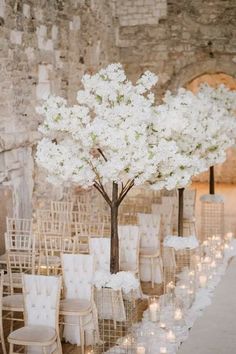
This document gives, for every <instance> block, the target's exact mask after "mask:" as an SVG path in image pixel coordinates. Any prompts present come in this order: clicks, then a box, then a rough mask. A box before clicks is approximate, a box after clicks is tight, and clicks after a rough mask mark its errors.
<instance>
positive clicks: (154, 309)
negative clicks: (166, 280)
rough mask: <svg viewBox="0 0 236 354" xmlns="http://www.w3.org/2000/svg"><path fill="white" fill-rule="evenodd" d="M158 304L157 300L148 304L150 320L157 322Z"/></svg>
mask: <svg viewBox="0 0 236 354" xmlns="http://www.w3.org/2000/svg"><path fill="white" fill-rule="evenodd" d="M159 310H160V305H159V303H158V302H153V303H151V304H150V305H149V313H150V320H151V321H152V322H157V321H158V320H159Z"/></svg>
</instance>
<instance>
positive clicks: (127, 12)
mask: <svg viewBox="0 0 236 354" xmlns="http://www.w3.org/2000/svg"><path fill="white" fill-rule="evenodd" d="M115 16H118V18H119V24H120V26H136V25H156V24H158V22H159V20H160V19H163V18H166V16H167V1H166V0H137V1H135V0H118V1H115Z"/></svg>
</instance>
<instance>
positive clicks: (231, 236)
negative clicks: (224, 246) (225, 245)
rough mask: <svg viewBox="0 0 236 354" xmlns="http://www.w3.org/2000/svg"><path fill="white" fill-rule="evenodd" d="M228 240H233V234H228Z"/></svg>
mask: <svg viewBox="0 0 236 354" xmlns="http://www.w3.org/2000/svg"><path fill="white" fill-rule="evenodd" d="M226 238H227V240H229V241H230V240H232V238H233V233H232V232H227V234H226Z"/></svg>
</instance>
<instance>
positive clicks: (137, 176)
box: [37, 64, 191, 189]
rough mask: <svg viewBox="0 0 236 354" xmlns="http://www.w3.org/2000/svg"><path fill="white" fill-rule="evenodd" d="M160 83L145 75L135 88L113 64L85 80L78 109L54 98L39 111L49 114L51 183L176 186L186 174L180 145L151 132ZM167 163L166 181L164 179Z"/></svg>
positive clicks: (46, 162)
mask: <svg viewBox="0 0 236 354" xmlns="http://www.w3.org/2000/svg"><path fill="white" fill-rule="evenodd" d="M157 80H158V78H157V77H156V76H155V75H154V74H152V73H150V72H145V73H144V75H143V76H142V77H141V78H140V79H139V80H138V81H137V83H136V85H133V84H132V83H131V82H130V81H129V80H127V78H126V75H125V72H124V70H123V69H122V66H121V65H120V64H111V65H109V66H108V67H107V68H106V69H102V70H100V71H99V72H98V73H97V74H95V75H92V76H91V75H85V76H84V77H83V79H82V83H83V85H84V89H83V90H81V91H79V92H78V95H77V99H78V102H79V104H78V105H75V106H73V107H69V106H67V102H66V101H65V100H64V99H62V98H60V97H50V98H49V99H48V100H47V101H46V102H45V104H44V105H43V107H40V108H39V109H38V113H40V114H42V115H44V116H45V121H44V123H43V125H42V126H41V127H40V131H41V132H42V133H43V134H44V135H45V136H46V137H45V138H44V139H43V140H42V141H41V142H40V143H39V145H38V149H37V162H38V163H39V164H40V165H41V166H43V167H44V168H45V169H46V170H47V172H48V176H49V177H48V179H49V180H50V181H51V182H53V183H56V182H58V183H59V182H63V181H64V182H65V181H69V182H71V183H76V184H78V185H80V186H83V187H89V186H91V185H93V183H94V181H95V180H96V181H99V182H101V184H103V185H105V184H106V183H107V182H111V181H115V182H117V183H120V182H124V183H125V182H126V181H127V180H134V184H142V183H144V182H145V181H147V180H152V181H153V182H152V183H154V182H155V185H156V187H157V188H163V187H166V188H168V187H169V188H170V189H172V188H174V187H175V180H176V179H175V177H174V176H175V174H176V171H178V173H179V171H180V173H181V174H182V171H181V169H180V168H178V167H179V164H182V156H181V154H180V153H179V152H178V147H177V145H176V143H175V142H173V141H169V140H168V139H166V138H165V137H164V136H161V137H159V136H158V134H157V133H156V132H155V131H154V130H153V129H151V126H152V121H153V112H154V96H153V94H152V93H150V89H151V87H152V86H153V85H154V84H155V83H156V82H157ZM163 128H164V125H163ZM163 164H164V165H165V168H166V171H165V179H163V178H158V176H159V175H160V171H161V166H162V165H163ZM168 177H170V178H171V182H170V183H169V182H168ZM190 177H191V175H190V174H189V175H188V178H187V177H186V180H189V178H190Z"/></svg>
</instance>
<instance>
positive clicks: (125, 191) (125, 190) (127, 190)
mask: <svg viewBox="0 0 236 354" xmlns="http://www.w3.org/2000/svg"><path fill="white" fill-rule="evenodd" d="M133 186H134V180H132V181H130V183H129V185H128V186H127V187H126V188H125V189H124V190H123V192H122V193H121V194H120V196H119V199H118V205H120V204H121V202H122V200H123V199H124V198H125V196H126V195H127V193H128V192H129V191H130V189H131V188H132V187H133Z"/></svg>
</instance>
